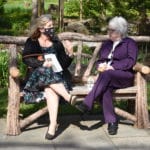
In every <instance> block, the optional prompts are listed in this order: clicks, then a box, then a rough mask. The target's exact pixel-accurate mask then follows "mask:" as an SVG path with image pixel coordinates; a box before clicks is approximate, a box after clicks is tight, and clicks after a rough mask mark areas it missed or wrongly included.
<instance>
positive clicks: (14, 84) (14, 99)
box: [6, 76, 20, 135]
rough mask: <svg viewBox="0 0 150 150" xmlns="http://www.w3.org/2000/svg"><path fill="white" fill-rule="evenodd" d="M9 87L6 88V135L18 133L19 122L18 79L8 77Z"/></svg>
mask: <svg viewBox="0 0 150 150" xmlns="http://www.w3.org/2000/svg"><path fill="white" fill-rule="evenodd" d="M9 83H10V85H9V89H8V108H7V109H8V110H7V127H6V134H7V135H18V134H20V124H19V106H20V94H19V86H18V85H19V80H18V79H14V78H12V77H11V76H10V77H9Z"/></svg>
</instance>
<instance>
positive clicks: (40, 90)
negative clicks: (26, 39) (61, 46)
mask: <svg viewBox="0 0 150 150" xmlns="http://www.w3.org/2000/svg"><path fill="white" fill-rule="evenodd" d="M42 51H43V54H50V53H53V54H56V52H55V49H54V48H53V46H52V47H49V48H45V47H42ZM56 55H57V54H56ZM54 83H64V85H65V87H66V89H68V85H67V82H65V80H64V79H63V76H62V72H57V73H56V72H54V71H53V70H52V68H51V67H50V68H47V67H38V68H36V69H35V70H34V71H33V72H32V74H31V75H30V77H29V79H28V81H27V83H26V85H25V87H24V90H23V93H24V101H25V103H36V102H40V101H41V100H44V99H45V96H44V88H46V87H48V86H49V85H50V84H54Z"/></svg>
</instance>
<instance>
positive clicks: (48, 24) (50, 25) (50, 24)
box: [44, 21, 54, 29]
mask: <svg viewBox="0 0 150 150" xmlns="http://www.w3.org/2000/svg"><path fill="white" fill-rule="evenodd" d="M53 27H54V26H53V21H49V22H47V23H46V24H45V26H44V28H45V29H47V28H53Z"/></svg>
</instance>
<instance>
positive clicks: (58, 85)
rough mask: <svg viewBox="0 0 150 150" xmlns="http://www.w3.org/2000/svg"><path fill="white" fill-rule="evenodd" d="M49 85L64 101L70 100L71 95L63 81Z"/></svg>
mask: <svg viewBox="0 0 150 150" xmlns="http://www.w3.org/2000/svg"><path fill="white" fill-rule="evenodd" d="M50 87H51V88H52V89H53V90H54V91H55V92H56V93H57V94H58V95H60V96H62V97H63V98H64V99H65V100H66V101H68V102H69V101H70V98H71V95H70V94H69V93H68V91H67V90H66V88H65V86H64V85H63V83H55V84H51V85H50Z"/></svg>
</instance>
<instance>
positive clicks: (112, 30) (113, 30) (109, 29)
mask: <svg viewBox="0 0 150 150" xmlns="http://www.w3.org/2000/svg"><path fill="white" fill-rule="evenodd" d="M107 31H108V32H110V33H113V32H115V31H116V30H115V29H111V28H107Z"/></svg>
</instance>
